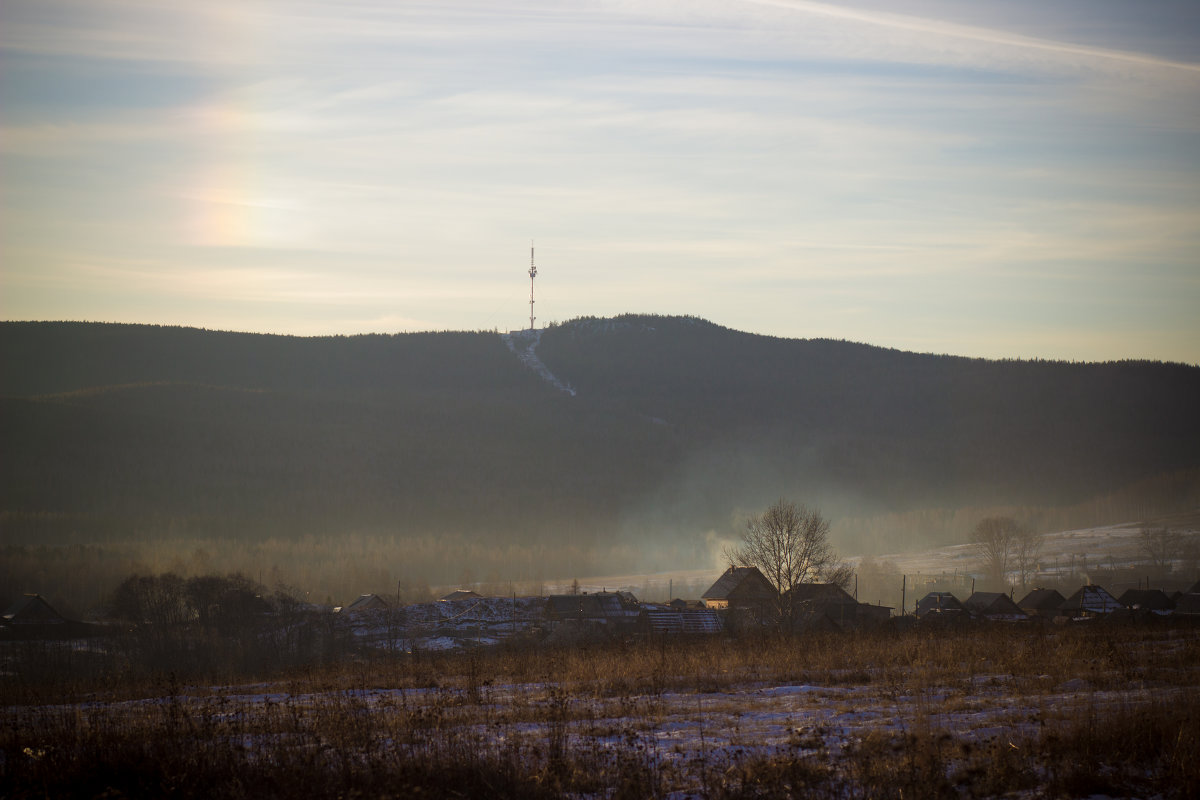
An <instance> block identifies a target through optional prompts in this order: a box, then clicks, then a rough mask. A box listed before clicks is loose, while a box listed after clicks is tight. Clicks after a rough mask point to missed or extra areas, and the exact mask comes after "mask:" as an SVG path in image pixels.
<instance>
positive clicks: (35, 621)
mask: <svg viewBox="0 0 1200 800" xmlns="http://www.w3.org/2000/svg"><path fill="white" fill-rule="evenodd" d="M3 619H4V622H5V624H7V625H59V624H62V623H65V622H66V621H67V620H66V619H65V618H64V617H63V616H62V615H61V614H59V613H58V612H57V611H55V610H54V609H53V608H51V606H50V604H49V603H47V602H46V601H45V600H44V599H42V596H41V595H40V594H27V595H25V596H24V597H22V598H21V599H20V600H18V601H17V602H15V603H13V604H12V605H11V606H9V608H8V610H7V611H5V612H4V617H3Z"/></svg>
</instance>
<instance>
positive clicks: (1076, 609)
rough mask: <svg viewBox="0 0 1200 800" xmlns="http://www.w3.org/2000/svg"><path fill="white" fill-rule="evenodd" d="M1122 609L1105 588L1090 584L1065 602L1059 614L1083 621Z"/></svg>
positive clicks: (1082, 587)
mask: <svg viewBox="0 0 1200 800" xmlns="http://www.w3.org/2000/svg"><path fill="white" fill-rule="evenodd" d="M1119 608H1121V604H1120V603H1118V602H1117V598H1115V597H1113V596H1112V595H1111V594H1109V593H1108V592H1107V591H1106V590H1105V589H1104V587H1102V586H1096V585H1095V584H1089V585H1087V586H1081V587H1080V588H1079V591H1077V592H1075V594H1073V595H1071V596H1070V597H1068V598H1067V599H1066V600H1064V601H1063V603H1062V605H1061V606H1059V608H1058V613H1059V614H1060V615H1061V616H1064V617H1072V618H1074V619H1082V618H1086V617H1098V616H1102V615H1104V614H1111V613H1112V612H1114V611H1116V610H1117V609H1119Z"/></svg>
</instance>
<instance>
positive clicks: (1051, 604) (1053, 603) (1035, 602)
mask: <svg viewBox="0 0 1200 800" xmlns="http://www.w3.org/2000/svg"><path fill="white" fill-rule="evenodd" d="M1066 599H1067V598H1065V597H1063V596H1062V594H1061V593H1059V591H1058V590H1057V589H1034V590H1033V591H1032V592H1030V593H1029V594H1027V595H1025V596H1024V597H1023V598H1021V602H1019V603H1017V606H1018V607H1019V608H1020V609H1021V610H1022V611H1024V612H1026V613H1027V614H1040V615H1043V616H1054V614H1055V613H1056V612H1057V611H1058V609H1059V608H1061V607H1062V604H1063V601H1065V600H1066Z"/></svg>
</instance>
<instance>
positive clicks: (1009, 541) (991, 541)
mask: <svg viewBox="0 0 1200 800" xmlns="http://www.w3.org/2000/svg"><path fill="white" fill-rule="evenodd" d="M1018 530H1019V526H1018V525H1017V521H1016V520H1014V519H1013V518H1012V517H985V518H984V519H981V520H980V521H979V522H978V524H976V525H975V530H974V531H972V533H971V541H972V542H973V543H974V544H975V552H976V554H977V555H978V556H979V560H980V561H981V562H983V571H984V573H985V574H986V575H987V576H988V578H989V579H990V580H991V581H992V582H993V583H996V584H1004V583H1005V582H1006V581H1007V576H1008V571H1009V570H1010V569H1011V568H1012V567H1013V566H1014V564H1013V562H1014V561H1015V560H1016V559H1015V552H1014V551H1015V550H1016V538H1017V531H1018Z"/></svg>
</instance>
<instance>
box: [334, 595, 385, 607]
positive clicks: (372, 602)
mask: <svg viewBox="0 0 1200 800" xmlns="http://www.w3.org/2000/svg"><path fill="white" fill-rule="evenodd" d="M387 607H388V604H387V601H386V600H384V599H383V598H382V597H380V596H379V595H377V594H364V595H359V598H358V599H357V600H355V601H354V602H353V603H351V604H350V605H348V606H346V607H345V608H344V609H342V610H343V611H372V610H374V609H377V608H387Z"/></svg>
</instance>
